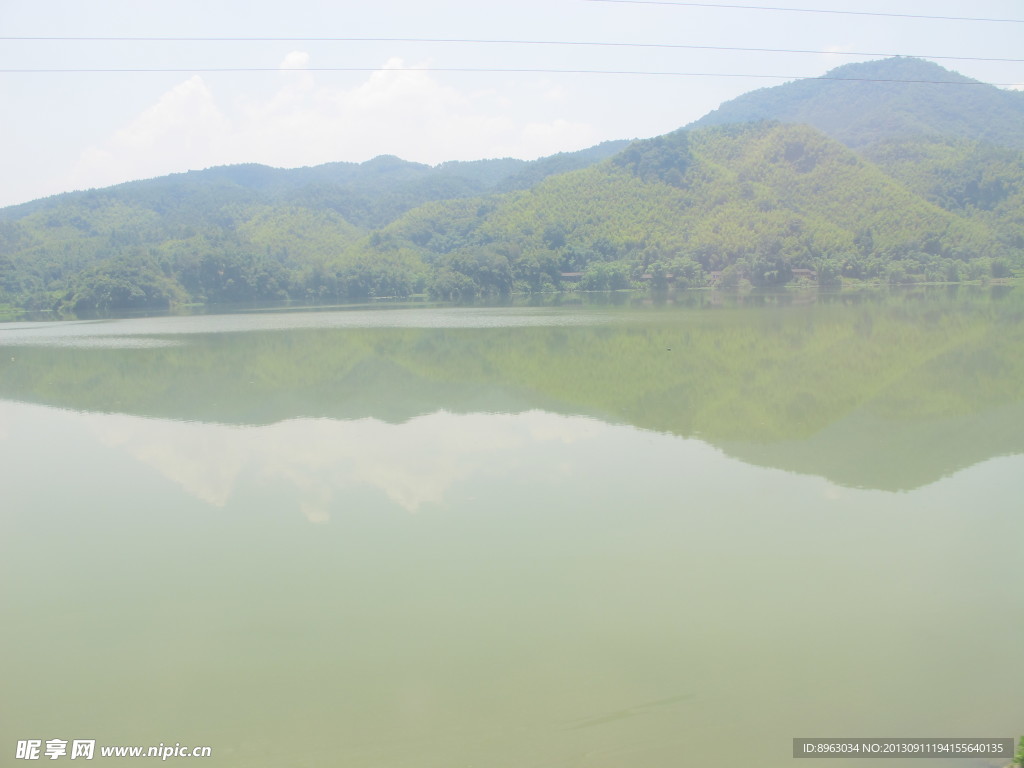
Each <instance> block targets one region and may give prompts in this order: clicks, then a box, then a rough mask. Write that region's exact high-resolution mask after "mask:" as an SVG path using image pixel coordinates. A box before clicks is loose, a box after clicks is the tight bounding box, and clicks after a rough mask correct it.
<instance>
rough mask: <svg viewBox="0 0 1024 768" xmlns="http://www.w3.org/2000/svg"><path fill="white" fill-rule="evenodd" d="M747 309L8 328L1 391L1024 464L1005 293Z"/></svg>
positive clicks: (935, 467) (38, 397)
mask: <svg viewBox="0 0 1024 768" xmlns="http://www.w3.org/2000/svg"><path fill="white" fill-rule="evenodd" d="M756 298H760V299H761V302H760V305H758V306H738V307H736V306H734V307H715V306H704V307H703V308H665V307H663V308H657V307H639V308H638V307H621V306H618V307H617V306H600V307H596V308H593V307H541V308H529V307H524V308H498V309H484V308H476V309H472V308H471V309H436V310H428V309H408V310H406V309H398V310H391V311H386V310H380V311H368V310H356V311H350V312H323V313H316V312H306V313H266V314H257V315H231V316H224V317H204V316H197V317H181V318H151V319H145V320H125V321H102V322H94V323H78V324H71V325H68V326H63V325H58V324H55V325H48V326H45V327H44V326H40V325H38V324H37V325H31V324H20V325H19V326H18V327H14V326H9V327H5V328H4V329H3V330H2V332H0V345H3V347H4V349H5V350H6V351H4V352H3V354H0V397H5V398H9V399H13V400H19V401H24V402H35V403H41V404H50V405H56V406H59V407H64V408H73V409H80V410H91V411H97V412H118V413H124V414H132V415H140V416H155V417H161V418H168V419H177V420H189V421H201V422H205V423H220V424H236V425H261V424H263V425H269V424H274V423H277V422H282V421H289V420H294V419H297V418H331V419H336V420H346V421H358V420H360V419H373V420H377V421H381V422H387V423H391V424H399V423H404V422H407V421H409V420H410V419H414V418H416V417H423V416H428V415H430V414H435V413H437V412H439V411H445V412H449V413H453V414H464V415H469V414H472V413H523V412H529V411H536V410H543V411H546V412H549V413H559V414H562V415H565V416H578V415H584V416H590V417H595V418H599V419H601V420H603V421H606V422H608V423H619V424H629V425H633V426H636V427H639V428H643V429H650V430H654V431H657V432H669V433H672V434H675V435H679V436H682V437H698V438H700V439H701V440H703V441H705V442H707V443H709V444H711V445H714V446H717V447H720V448H722V449H724V450H726V451H728V452H729V453H730V454H731V455H735V456H737V457H741V458H743V459H744V460H746V461H749V462H754V463H757V464H762V465H765V466H773V467H782V468H786V469H790V470H793V471H797V472H803V473H815V474H820V475H823V476H825V477H827V478H829V479H830V480H832V481H833V482H837V483H842V484H845V485H852V486H858V487H868V488H881V489H889V490H897V489H908V488H913V487H919V486H920V485H923V484H927V483H929V482H933V481H934V480H936V479H938V478H940V477H943V476H947V475H949V474H950V473H952V472H955V471H957V470H958V469H962V468H965V467H968V466H971V465H972V464H974V463H977V462H978V461H983V460H985V459H986V458H989V457H992V456H999V455H1008V454H1015V453H1020V452H1024V429H1020V428H1019V426H1020V425H1021V424H1022V423H1024V355H1021V354H1020V350H1021V349H1024V322H1022V317H1024V312H1022V309H1021V307H1022V301H1021V297H1020V296H1017V295H1015V294H1012V293H1011V294H1008V295H1006V296H1003V297H1000V298H998V299H995V298H993V297H992V296H990V295H988V294H984V295H978V294H967V295H966V296H965V295H962V294H960V295H951V294H949V293H947V292H945V291H941V292H928V293H923V294H920V295H917V294H910V295H898V296H895V297H890V298H889V299H887V300H879V299H878V298H877V297H876V298H875V299H874V300H868V299H867V298H865V297H859V298H858V299H857V300H850V299H849V298H845V299H844V298H842V297H832V298H831V299H828V300H819V301H816V302H815V303H810V304H805V305H801V304H797V305H793V304H792V303H790V304H788V305H782V304H778V303H774V304H767V305H765V302H766V301H767V300H768V299H769V298H772V297H768V296H761V297H750V298H749V300H748V301H747V303H748V304H750V303H751V302H753V300H754V299H756ZM775 298H777V297H775ZM790 298H792V297H790ZM819 298H821V297H819ZM755 303H756V302H755Z"/></svg>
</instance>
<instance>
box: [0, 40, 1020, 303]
mask: <svg viewBox="0 0 1024 768" xmlns="http://www.w3.org/2000/svg"><path fill="white" fill-rule="evenodd" d="M905 81H909V82H905ZM938 83H944V84H941V85H940V84H938ZM1022 116H1024V94H1019V93H1015V92H1007V91H1001V90H999V89H998V88H995V87H992V86H987V85H983V84H977V83H973V81H969V80H968V79H967V78H964V77H962V76H960V75H957V74H956V73H953V72H949V71H947V70H945V69H943V68H941V67H938V66H937V65H935V64H931V63H929V62H924V61H920V60H917V59H903V58H896V59H887V60H884V61H877V62H870V63H867V64H852V65H848V66H846V67H840V68H838V69H836V70H833V71H832V72H830V73H828V75H826V76H825V77H822V78H817V79H811V80H805V81H800V82H796V83H790V84H786V85H781V86H777V87H775V88H770V89H765V90H762V91H756V92H753V93H751V94H747V95H746V96H742V97H740V98H738V99H735V100H733V101H732V102H729V103H727V104H724V105H723V106H722V107H721V108H719V109H718V110H716V111H715V112H713V113H711V114H710V115H708V116H707V117H706V118H704V119H702V120H700V121H697V123H694V124H692V125H690V126H687V127H686V128H683V129H680V130H678V131H675V132H673V133H670V134H667V135H665V136H660V137H656V138H653V139H647V140H643V141H637V142H633V143H628V142H609V143H607V144H603V145H599V146H597V147H593V148H591V149H589V150H583V151H581V152H577V153H565V154H561V155H555V156H552V157H549V158H543V159H541V160H537V161H533V162H524V161H519V160H511V159H504V160H483V161H477V162H472V163H455V162H453V163H444V164H442V165H439V166H435V167H431V166H425V165H420V164H417V163H409V162H406V161H403V160H400V159H398V158H395V157H387V156H385V157H379V158H376V159H374V160H371V161H369V162H367V163H361V164H354V163H331V164H328V165H323V166H318V167H315V168H301V169H294V170H281V169H274V168H267V167H265V166H259V165H243V166H230V167H223V168H212V169H208V170H206V171H199V172H191V173H187V174H177V175H172V176H166V177H162V178H159V179H150V180H147V181H139V182H132V183H129V184H122V185H119V186H116V187H110V188H108V189H102V190H91V191H88V192H77V193H71V194H66V195H59V196H56V197H52V198H47V199H45V200H39V201H34V202H32V203H27V204H25V205H21V206H14V207H11V208H7V209H3V210H0V307H2V305H3V303H4V302H7V303H8V304H13V305H16V306H20V307H35V308H44V309H57V310H59V311H65V312H66V311H71V312H75V313H78V314H83V313H90V312H107V311H124V310H136V309H152V308H158V307H167V306H168V305H171V304H174V303H179V302H206V303H218V302H237V301H269V300H277V299H286V298H287V299H292V300H299V301H320V302H323V301H338V300H345V299H352V298H360V297H368V296H407V295H410V294H413V293H421V292H429V293H431V294H432V295H434V296H436V297H439V298H468V297H473V296H480V295H506V294H508V293H510V292H513V291H527V292H533V291H546V290H554V289H566V288H570V289H576V288H584V289H590V290H606V289H615V288H627V287H640V286H651V287H653V288H655V289H659V290H663V289H671V288H677V289H678V288H686V287H702V286H707V285H719V286H726V287H732V286H741V285H747V284H753V285H754V286H780V285H783V284H785V283H788V282H791V281H793V280H797V279H801V280H811V281H816V282H818V283H819V284H831V285H836V284H839V283H840V282H842V281H848V280H872V281H887V282H893V283H901V282H916V281H927V282H956V281H960V280H963V279H971V280H976V279H981V278H988V277H995V278H1000V277H1006V276H1009V275H1011V274H1012V272H1013V270H1014V269H1016V268H1018V267H1024V155H1022V152H1021V146H1024V140H1022V135H1024V134H1022V131H1024V121H1022V120H1021V117H1022ZM10 312H13V310H9V313H10Z"/></svg>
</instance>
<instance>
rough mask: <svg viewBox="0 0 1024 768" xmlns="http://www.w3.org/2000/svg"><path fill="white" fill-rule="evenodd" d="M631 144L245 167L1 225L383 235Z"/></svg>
mask: <svg viewBox="0 0 1024 768" xmlns="http://www.w3.org/2000/svg"><path fill="white" fill-rule="evenodd" d="M628 144H629V141H627V140H622V141H608V142H604V143H603V144H599V145H597V146H595V147H591V148H589V149H584V150H580V151H578V152H563V153H559V154H557V155H551V156H550V157H543V158H541V159H539V160H532V161H526V160H515V159H512V158H503V159H498V160H477V161H472V162H449V163H442V164H441V165H438V166H429V165H423V164H421V163H411V162H408V161H405V160H401V159H399V158H397V157H393V156H388V155H383V156H380V157H376V158H374V159H373V160H368V161H367V162H365V163H327V164H325V165H318V166H313V167H307V168H291V169H284V168H271V167H268V166H265V165H257V164H254V163H252V164H247V165H230V166H219V167H215V168H208V169H206V170H203V171H189V172H188V173H178V174H171V175H169V176H162V177H159V178H155V179H146V180H143V181H132V182H128V183H126V184H119V185H117V186H113V187H107V188H105V189H94V190H88V191H84V192H72V193H68V194H64V195H56V196H54V197H48V198H43V199H40V200H34V201H32V202H30V203H25V204H23V205H15V206H10V207H7V208H0V222H5V221H6V222H11V221H18V220H21V219H24V218H26V217H28V216H31V215H33V214H37V213H40V212H44V211H56V210H61V209H69V208H77V209H83V210H95V209H98V208H103V207H106V206H111V205H128V206H132V207H136V208H142V209H149V210H152V211H155V212H156V213H158V214H160V215H161V216H165V217H170V218H172V219H177V220H182V221H187V222H196V223H201V222H203V221H204V219H205V217H206V215H208V214H210V213H212V212H214V211H216V210H217V209H219V208H223V207H224V206H225V205H227V204H230V205H237V206H245V205H296V206H303V207H310V208H318V209H325V210H330V211H333V212H335V213H337V214H339V215H340V216H342V217H344V218H345V220H346V221H348V222H349V223H351V224H355V225H356V226H358V227H365V228H373V227H380V226H383V225H385V224H387V223H388V222H390V221H392V220H393V219H395V218H396V217H397V216H399V215H400V214H402V213H404V212H405V211H407V210H409V209H410V208H414V207H416V206H417V205H420V204H422V203H425V202H428V201H431V200H447V199H451V198H457V197H469V196H472V195H481V194H487V193H490V192H507V191H510V190H515V189H525V188H527V187H529V186H532V185H533V184H536V183H537V182H538V181H540V180H541V179H543V178H545V177H547V176H550V175H552V174H556V173H565V172H567V171H572V170H576V169H578V168H584V167H586V166H587V165H590V164H592V163H595V162H598V161H600V160H603V159H605V158H607V157H611V156H612V155H614V154H615V153H617V152H619V151H620V150H622V149H624V148H625V147H626V146H627V145H628Z"/></svg>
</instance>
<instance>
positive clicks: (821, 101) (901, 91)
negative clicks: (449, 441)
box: [687, 57, 1024, 150]
mask: <svg viewBox="0 0 1024 768" xmlns="http://www.w3.org/2000/svg"><path fill="white" fill-rule="evenodd" d="M757 120H777V121H779V122H784V123H801V124H805V125H811V126H813V127H815V128H817V129H818V130H820V131H822V132H823V133H825V134H827V135H829V136H831V137H832V138H834V139H837V140H838V141H841V142H842V143H844V144H846V145H847V146H849V147H864V146H866V145H870V144H873V143H875V142H879V141H892V140H895V139H907V138H914V139H922V138H933V139H934V138H947V139H948V138H956V139H969V140H972V141H982V142H984V143H988V144H994V145H997V146H1003V147H1009V148H1012V149H1017V150H1024V92H1021V91H1006V90H1002V89H1000V88H996V87H995V86H992V85H987V84H984V83H980V82H978V81H977V80H971V79H970V78H967V77H964V76H963V75H960V74H958V73H956V72H951V71H949V70H947V69H945V68H943V67H940V66H939V65H938V64H934V63H932V62H929V61H924V60H923V59H914V58H902V57H900V58H891V59H884V60H881V61H869V62H865V63H862V64H847V65H845V66H842V67H837V68H836V69H833V70H831V71H829V72H828V73H826V74H825V75H824V76H822V77H821V78H809V79H806V80H798V81H796V82H792V83H787V84H785V85H780V86H775V87H773V88H763V89H760V90H757V91H752V92H750V93H747V94H745V95H743V96H739V97H738V98H735V99H733V100H732V101H729V102H726V103H725V104H723V105H722V106H721V107H719V108H718V109H716V110H714V111H713V112H710V113H709V114H707V115H705V116H704V117H702V118H700V119H699V120H697V121H695V122H693V123H691V124H690V125H689V126H687V127H689V128H703V127H707V126H711V125H724V124H730V123H745V122H752V121H757Z"/></svg>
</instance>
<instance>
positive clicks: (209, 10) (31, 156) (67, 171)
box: [0, 0, 1024, 206]
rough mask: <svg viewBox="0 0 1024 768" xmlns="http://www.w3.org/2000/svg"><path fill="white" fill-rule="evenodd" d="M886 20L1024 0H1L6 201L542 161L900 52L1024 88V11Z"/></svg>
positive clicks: (1010, 6) (1002, 8) (2, 199)
mask: <svg viewBox="0 0 1024 768" xmlns="http://www.w3.org/2000/svg"><path fill="white" fill-rule="evenodd" d="M710 6H715V7H710ZM725 6H728V7H725ZM736 6H744V7H736ZM754 6H761V7H762V8H764V7H765V6H771V7H774V8H775V10H764V9H758V8H755V7H754ZM783 8H789V9H792V8H799V9H816V10H817V11H831V12H828V13H823V12H816V13H812V12H806V10H805V12H798V11H793V10H780V9H783ZM835 11H856V12H857V13H836V12H835ZM873 13H878V14H910V15H915V14H916V15H922V14H926V15H928V16H948V17H970V18H972V19H978V18H987V19H1024V2H1022V1H1021V0H971V1H970V2H967V0H929V2H928V3H924V2H921V1H920V0H856V2H854V0H728V2H726V0H707V2H706V4H696V3H689V4H679V3H675V2H671V0H659V1H658V2H654V1H648V2H624V1H623V0H615V1H611V0H517V2H514V3H513V2H498V1H497V0H434V2H429V3H425V2H422V0H416V1H415V2H413V1H412V0H372V2H370V1H369V0H359V1H358V2H355V1H354V0H352V1H350V0H334V1H333V2H328V1H327V0H288V1H287V2H273V3H272V2H268V0H174V2H170V1H169V0H159V1H158V0H90V2H88V3H86V2H82V0H0V105H2V109H3V113H2V119H0V206H6V205H13V204H17V203H22V202H26V201H29V200H32V199H35V198H39V197H44V196H47V195H52V194H57V193H60V192H66V191H71V190H76V189H88V188H93V187H103V186H108V185H111V184H116V183H120V182H124V181H130V180H134V179H141V178H150V177H154V176H161V175H164V174H168V173H179V172H184V171H187V170H198V169H202V168H208V167H211V166H216V165H227V164H234V163H250V162H255V163H263V164H266V165H272V166H276V167H282V168H293V167H299V166H306V165H318V164H320V163H327V162H338V161H346V162H363V161H365V160H368V159H371V158H373V157H376V156H378V155H382V154H388V155H397V156H398V157H401V158H403V159H405V160H410V161H415V162H421V163H426V164H430V165H435V164H438V163H441V162H444V161H448V160H476V159H481V158H493V157H517V158H522V159H533V158H536V157H542V156H545V155H550V154H554V153H556V152H564V151H573V150H578V149H583V148H585V147H589V146H593V145H594V144H597V143H599V142H602V141H607V140H612V139H633V138H647V137H650V136H656V135H659V134H662V133H666V132H668V131H672V130H674V129H676V128H679V127H682V126H684V125H686V124H688V123H689V122H691V121H693V120H696V119H697V118H699V117H701V116H702V115H704V114H706V113H707V112H709V111H711V110H712V109H715V108H717V107H718V106H719V105H720V104H722V103H723V102H725V101H728V100H729V99H732V98H735V97H736V96H739V95H741V94H743V93H745V92H748V91H751V90H754V89H757V88H765V87H770V86H775V85H779V84H782V83H784V82H787V81H790V80H793V79H796V78H802V77H815V76H819V75H822V74H824V73H826V72H827V71H828V70H830V69H832V68H834V67H837V66H840V65H842V64H847V63H851V62H857V61H868V60H872V59H878V58H884V57H885V56H887V55H908V56H920V57H923V58H928V59H930V60H932V61H935V62H936V63H938V64H941V65H942V66H944V67H946V68H948V69H952V70H955V71H957V72H960V73H962V74H964V75H967V76H968V77H972V78H975V79H977V80H981V81H984V82H987V83H999V84H1002V85H1001V87H1008V88H1009V87H1015V88H1017V89H1024V61H1022V60H1024V48H1022V46H1021V41H1022V40H1024V23H1009V22H1006V21H1003V22H997V21H962V20H961V21H951V20H941V19H927V18H899V17H896V16H892V15H877V16H875V15H869V14H873ZM89 37H91V38H120V39H113V40H111V39H105V40H97V39H92V40H85V39H82V38H89ZM174 37H177V38H192V39H190V40H180V39H179V40H169V39H166V38H174ZM216 37H219V38H233V39H231V40H224V39H221V40H209V39H205V40H202V39H200V40H197V39H195V38H216ZM26 38H78V39H62V40H54V39H49V40H41V39H35V40H32V39H26ZM125 38H151V39H149V40H138V39H136V40H130V39H125ZM153 38H156V39H153ZM161 38H162V39H161ZM256 38H262V39H256ZM268 38H273V39H268ZM314 38H320V39H319V40H317V39H314ZM324 38H333V39H331V40H325V39H324ZM341 38H345V39H341ZM466 41H475V42H466ZM487 41H489V42H487ZM496 41H503V42H496ZM555 43H560V44H555ZM565 43H577V44H573V45H568V44H565ZM581 43H591V44H590V45H583V44H581ZM593 43H601V45H593ZM680 46H688V47H680ZM726 49H731V50H726ZM735 49H772V50H759V51H751V50H745V51H744V50H735ZM940 57H958V58H940ZM998 58H1003V59H1017V61H1002V62H999V61H982V60H978V59H998ZM217 69H222V70H224V69H229V70H243V71H220V72H217V71H212V70H217ZM39 70H64V71H59V72H54V71H39ZM83 70H134V71H104V72H97V71H83ZM139 70H150V71H139ZM452 70H489V71H452ZM495 70H503V71H495ZM611 72H617V73H620V74H609V73H611ZM623 72H633V73H636V72H643V73H648V74H621V73H623ZM650 73H661V74H650ZM665 73H673V74H665ZM681 73H682V74H681ZM950 87H963V86H950Z"/></svg>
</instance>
